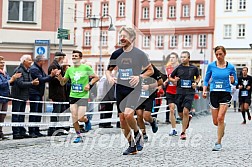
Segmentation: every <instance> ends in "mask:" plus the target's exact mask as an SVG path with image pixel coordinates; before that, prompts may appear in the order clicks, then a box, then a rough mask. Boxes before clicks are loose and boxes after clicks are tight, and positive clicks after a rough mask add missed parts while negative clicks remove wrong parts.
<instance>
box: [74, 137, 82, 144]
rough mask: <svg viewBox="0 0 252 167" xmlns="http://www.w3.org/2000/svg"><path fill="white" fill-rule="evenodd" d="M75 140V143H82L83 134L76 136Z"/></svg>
mask: <svg viewBox="0 0 252 167" xmlns="http://www.w3.org/2000/svg"><path fill="white" fill-rule="evenodd" d="M73 142H74V143H81V142H83V140H82V137H81V136H78V137H76V138H75V139H74V141H73Z"/></svg>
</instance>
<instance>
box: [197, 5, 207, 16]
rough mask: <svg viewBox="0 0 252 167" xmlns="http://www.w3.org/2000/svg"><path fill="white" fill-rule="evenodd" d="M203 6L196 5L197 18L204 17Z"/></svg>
mask: <svg viewBox="0 0 252 167" xmlns="http://www.w3.org/2000/svg"><path fill="white" fill-rule="evenodd" d="M204 10H205V9H204V4H198V5H197V16H204V15H205V13H204Z"/></svg>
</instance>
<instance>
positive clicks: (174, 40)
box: [170, 35, 178, 48]
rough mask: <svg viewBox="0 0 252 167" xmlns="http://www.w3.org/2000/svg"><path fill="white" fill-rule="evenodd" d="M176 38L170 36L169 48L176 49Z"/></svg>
mask: <svg viewBox="0 0 252 167" xmlns="http://www.w3.org/2000/svg"><path fill="white" fill-rule="evenodd" d="M177 43H178V42H177V36H176V35H171V36H170V47H171V48H173V47H176V46H177Z"/></svg>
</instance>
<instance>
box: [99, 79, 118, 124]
mask: <svg viewBox="0 0 252 167" xmlns="http://www.w3.org/2000/svg"><path fill="white" fill-rule="evenodd" d="M98 90H101V91H100V93H99V100H100V101H101V102H102V101H115V84H113V85H111V84H109V82H108V80H107V78H106V77H105V76H104V77H102V78H101V80H100V82H99V84H98ZM113 105H114V103H113V102H111V103H109V102H108V103H100V104H99V111H113ZM107 118H112V112H111V113H104V114H100V119H107ZM99 128H113V126H112V125H111V122H105V123H100V124H99Z"/></svg>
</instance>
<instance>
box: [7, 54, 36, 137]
mask: <svg viewBox="0 0 252 167" xmlns="http://www.w3.org/2000/svg"><path fill="white" fill-rule="evenodd" d="M20 61H21V63H20V65H19V66H18V67H17V68H16V69H15V70H14V73H21V74H22V76H21V77H20V78H18V79H16V80H15V81H14V83H13V86H12V89H11V96H12V97H13V98H16V99H20V100H22V101H17V100H13V101H12V112H25V108H26V101H27V100H28V99H29V90H30V88H31V87H32V86H33V85H38V84H39V80H38V78H35V79H34V80H32V77H31V73H30V67H31V64H32V58H31V55H23V56H22V57H21V58H20ZM24 118H25V116H24V115H16V114H13V115H12V122H24ZM12 131H13V139H22V138H30V137H33V136H30V135H28V134H26V129H25V128H24V127H23V126H13V127H12ZM34 137H35V136H34Z"/></svg>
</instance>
